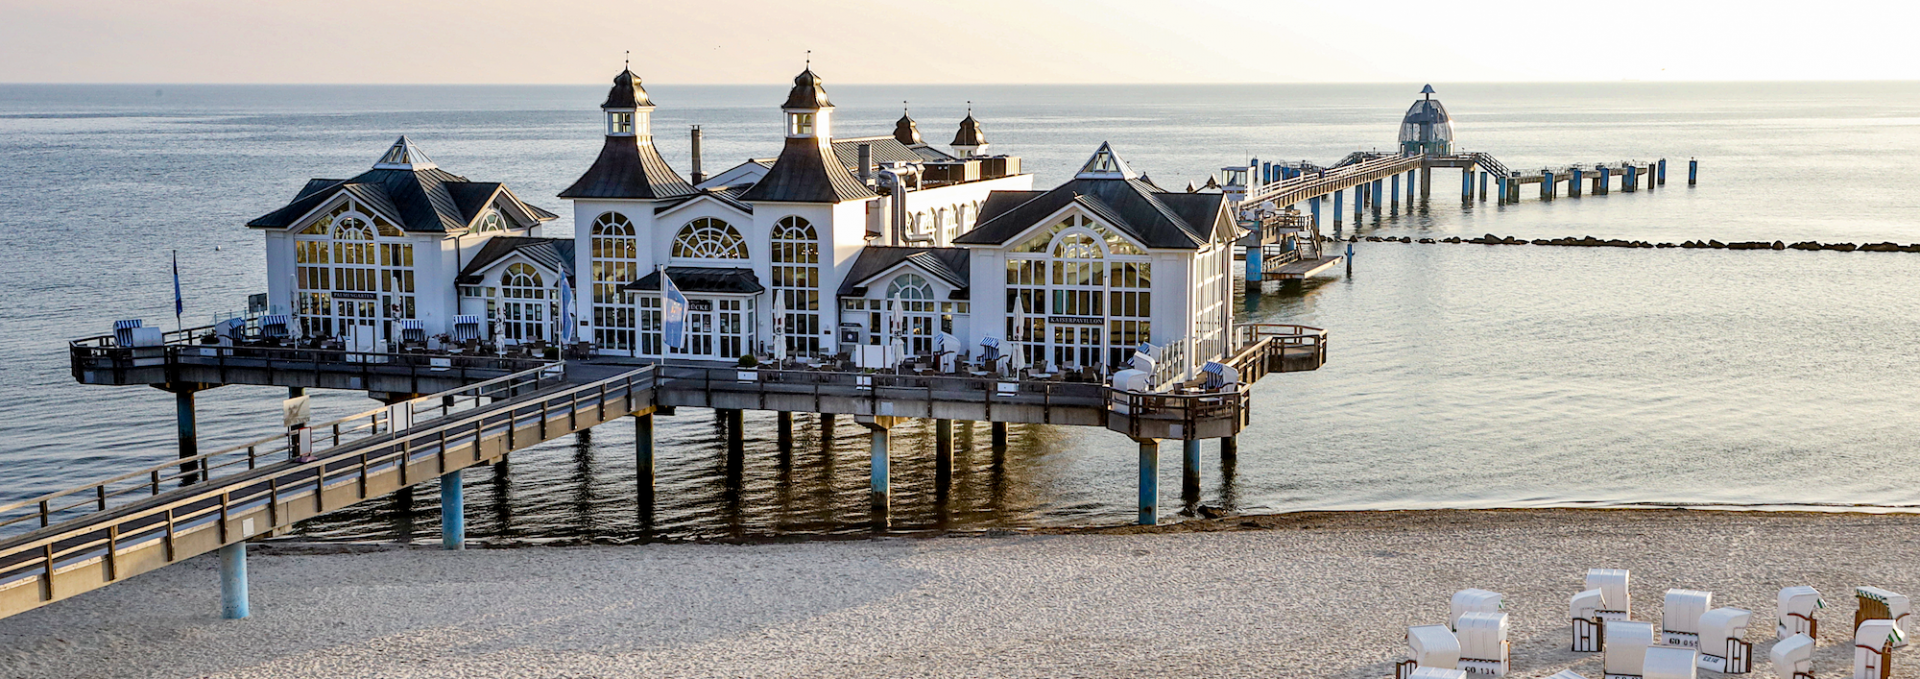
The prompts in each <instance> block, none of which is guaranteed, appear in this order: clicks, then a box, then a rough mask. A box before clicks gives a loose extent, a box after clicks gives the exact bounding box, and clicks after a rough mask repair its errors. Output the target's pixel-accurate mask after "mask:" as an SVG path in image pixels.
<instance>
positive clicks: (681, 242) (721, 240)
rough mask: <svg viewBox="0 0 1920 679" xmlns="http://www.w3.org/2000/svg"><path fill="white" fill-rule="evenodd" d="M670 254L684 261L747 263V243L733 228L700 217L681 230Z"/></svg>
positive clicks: (674, 239) (676, 236)
mask: <svg viewBox="0 0 1920 679" xmlns="http://www.w3.org/2000/svg"><path fill="white" fill-rule="evenodd" d="M670 254H672V256H674V257H682V258H687V259H746V258H747V239H745V238H741V237H740V232H739V231H736V230H734V228H733V225H732V224H728V223H726V222H723V221H720V220H718V219H714V218H712V217H701V218H699V219H696V220H693V221H691V222H687V225H686V226H683V227H680V233H679V234H678V235H675V236H674V237H673V250H672V251H671V253H670Z"/></svg>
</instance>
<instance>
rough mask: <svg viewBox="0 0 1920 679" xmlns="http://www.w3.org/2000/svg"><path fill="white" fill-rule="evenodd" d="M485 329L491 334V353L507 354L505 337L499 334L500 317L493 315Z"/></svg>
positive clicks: (497, 354)
mask: <svg viewBox="0 0 1920 679" xmlns="http://www.w3.org/2000/svg"><path fill="white" fill-rule="evenodd" d="M487 330H488V332H491V333H492V334H493V353H494V355H496V356H505V355H507V342H506V338H505V337H502V336H501V335H500V318H499V317H497V316H496V317H494V318H493V319H492V320H490V321H488V322H487Z"/></svg>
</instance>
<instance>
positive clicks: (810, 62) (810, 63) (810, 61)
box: [807, 50, 813, 71]
mask: <svg viewBox="0 0 1920 679" xmlns="http://www.w3.org/2000/svg"><path fill="white" fill-rule="evenodd" d="M807 70H809V71H811V70H813V50H807Z"/></svg>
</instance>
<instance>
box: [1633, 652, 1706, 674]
mask: <svg viewBox="0 0 1920 679" xmlns="http://www.w3.org/2000/svg"><path fill="white" fill-rule="evenodd" d="M1695 655H1697V654H1696V653H1695V652H1694V650H1693V649H1691V648H1674V647H1671V646H1655V647H1653V648H1649V649H1647V657H1646V660H1645V661H1644V662H1643V663H1642V667H1641V670H1640V676H1641V678H1642V679H1694V677H1696V676H1698V675H1697V673H1696V672H1695V665H1694V656H1695Z"/></svg>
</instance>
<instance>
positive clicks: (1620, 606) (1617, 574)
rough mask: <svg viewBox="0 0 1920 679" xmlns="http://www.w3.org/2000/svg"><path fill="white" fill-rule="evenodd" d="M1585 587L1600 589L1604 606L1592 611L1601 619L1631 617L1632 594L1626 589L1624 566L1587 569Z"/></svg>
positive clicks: (1624, 618) (1625, 618)
mask: <svg viewBox="0 0 1920 679" xmlns="http://www.w3.org/2000/svg"><path fill="white" fill-rule="evenodd" d="M1586 588H1587V589H1597V590H1600V593H1601V596H1602V598H1603V599H1604V600H1605V603H1606V605H1607V607H1606V608H1603V609H1600V610H1597V611H1594V615H1595V616H1596V617H1598V618H1600V619H1601V620H1627V619H1630V618H1632V617H1633V596H1632V594H1631V593H1630V592H1629V591H1628V590H1627V571H1626V569H1624V568H1589V569H1587V587H1586Z"/></svg>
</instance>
